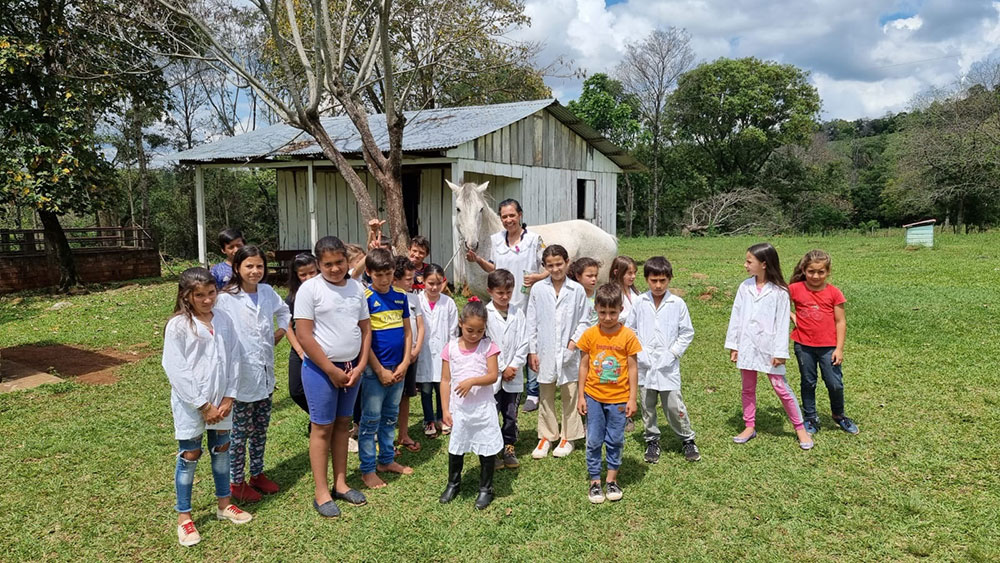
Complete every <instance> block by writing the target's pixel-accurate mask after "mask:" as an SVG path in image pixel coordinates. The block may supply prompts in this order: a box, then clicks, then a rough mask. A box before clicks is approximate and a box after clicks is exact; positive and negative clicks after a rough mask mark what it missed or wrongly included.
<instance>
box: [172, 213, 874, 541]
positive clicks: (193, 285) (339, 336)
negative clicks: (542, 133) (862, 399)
mask: <svg viewBox="0 0 1000 563" xmlns="http://www.w3.org/2000/svg"><path fill="white" fill-rule="evenodd" d="M378 226H379V225H378V224H377V223H376V224H374V225H373V228H372V231H373V233H372V234H373V235H374V239H373V238H372V237H371V236H370V239H369V248H368V251H367V253H365V252H364V251H363V250H361V249H360V248H359V247H354V248H353V249H352V248H350V247H349V245H346V244H345V243H343V242H342V241H341V240H340V239H338V238H336V237H333V236H327V237H323V238H321V239H320V240H319V241H318V242H317V243H316V245H315V248H314V249H313V250H314V252H313V254H308V253H303V254H299V255H298V256H296V257H295V259H294V261H293V262H292V264H291V268H290V278H289V293H288V297H287V298H286V299H285V300H282V299H281V298H280V297H279V296H278V294H277V293H276V292H275V291H274V289H273V288H271V287H270V286H269V285H267V284H266V283H263V280H264V279H265V278H266V275H267V264H266V259H265V257H264V254H263V253H262V252H261V251H260V250H259V249H258V248H257V247H254V246H247V245H245V244H244V241H243V238H242V235H241V234H240V233H239V232H238V231H233V230H226V231H223V232H222V233H221V234H220V239H219V243H220V248H221V249H222V250H223V252H224V253H225V254H226V257H227V259H226V261H225V262H224V263H223V264H220V265H217V266H215V267H214V268H213V269H212V272H211V273H210V272H209V271H208V270H205V269H203V268H191V269H189V270H186V271H185V272H184V273H183V274H182V275H181V276H180V281H179V284H178V295H177V302H176V305H175V310H174V315H173V317H172V318H171V319H170V321H169V322H168V324H167V327H166V331H165V337H164V351H163V368H164V370H165V371H166V373H167V376H168V378H169V380H170V384H171V389H172V391H171V406H172V410H173V413H174V421H175V438H176V439H177V440H178V444H179V445H178V455H177V464H176V477H175V481H176V491H177V507H176V510H177V512H178V514H179V515H178V528H177V533H178V539H179V541H180V543H181V544H182V545H194V544H195V543H197V542H198V541H199V540H200V536H199V534H198V531H197V530H196V529H195V526H194V523H193V521H192V520H191V515H190V512H191V504H190V503H191V487H192V483H193V478H194V470H195V466H196V464H197V460H198V458H199V457H200V454H201V445H202V435H203V434H207V436H208V447H209V453H210V455H211V458H212V472H213V477H214V481H215V488H216V497H217V498H218V511H217V517H218V518H219V519H225V520H229V521H232V522H234V523H244V522H248V521H250V519H251V516H250V515H249V514H248V513H246V512H244V511H242V510H240V509H239V508H237V507H236V506H235V505H233V504H232V503H231V502H230V500H231V497H235V498H236V499H237V500H240V501H243V502H252V501H254V500H258V499H259V498H260V495H261V494H272V493H275V492H277V491H278V489H279V486H278V484H276V483H275V482H274V481H272V480H271V479H269V478H267V477H266V476H265V475H264V472H263V469H264V463H263V460H264V447H265V443H266V438H267V428H268V424H269V421H270V414H271V398H272V395H273V392H274V388H275V374H274V346H275V345H276V344H277V343H278V342H279V341H280V340H281V338H283V337H284V336H285V335H286V334H287V336H288V340H289V343H290V345H291V348H292V351H291V353H290V354H289V366H288V374H289V394H290V395H291V398H292V399H293V400H294V401H295V402H296V404H298V405H299V406H300V407H302V408H303V410H305V411H306V412H307V413H308V414H309V459H310V465H311V468H312V474H313V480H314V485H315V490H314V500H313V506H314V508H315V509H316V510H317V512H319V513H320V514H321V515H323V516H325V517H334V516H338V515H339V514H340V509H339V507H338V505H337V503H336V501H337V500H340V501H344V502H346V503H348V504H351V505H363V504H365V503H366V502H367V499H366V497H365V495H364V494H363V493H361V492H360V491H357V490H355V489H353V488H351V487H350V486H349V485H348V484H347V479H346V477H347V453H348V441H349V439H350V434H351V431H352V430H351V429H352V425H356V430H357V442H358V454H359V458H360V468H361V474H362V481H363V482H364V484H365V485H366V486H367V487H369V488H373V489H375V488H381V487H384V486H386V483H385V482H384V481H383V480H382V479H381V478H380V477H379V475H378V474H379V473H385V472H390V473H398V474H410V473H412V472H413V470H412V468H410V467H407V466H405V465H402V464H400V463H399V462H398V461H397V459H396V457H397V455H398V450H397V449H396V444H397V443H398V444H399V446H400V447H405V448H406V449H407V450H409V451H419V449H420V444H419V443H418V442H417V441H415V440H413V439H412V438H411V437H410V436H409V434H408V425H409V403H410V398H411V397H414V396H416V395H417V393H418V391H419V394H420V397H421V404H422V407H423V417H424V425H423V426H424V433H425V435H428V436H437V435H448V434H450V438H449V444H448V455H449V459H448V480H447V485H446V487H445V490H444V492H443V493H442V494H441V497H440V502H442V503H447V502H450V501H451V500H453V499H454V498H455V496H456V495H457V493H458V490H459V484H460V482H461V476H462V468H463V461H464V455H465V454H466V453H469V452H472V453H474V454H476V455H478V456H479V459H480V479H479V494H478V497H477V498H476V501H475V507H476V508H477V509H484V508H486V507H487V506H489V504H490V503H491V502H492V500H493V475H494V471H495V470H496V469H498V468H516V467H518V466H519V460H518V459H517V456H516V455H515V444H516V443H517V441H518V405H519V402H520V399H521V393H522V392H523V391H524V389H525V368H529V369H531V370H533V371H534V372H535V373H536V374H537V381H538V384H539V391H540V392H539V406H538V442H537V445H536V447H535V448H534V449H533V451H532V454H531V455H532V458H534V459H542V458H545V457H547V456H548V454H549V453H550V451H551V453H552V455H553V456H554V457H566V456H568V455H570V454H571V453H572V452H573V450H574V447H575V442H576V441H577V440H580V439H583V438H586V465H587V471H588V477H589V486H588V498H589V500H590V501H591V502H593V503H600V502H603V501H604V500H605V499H607V500H611V501H617V500H619V499H621V498H622V496H623V494H624V492H623V489H622V487H621V486H620V485H619V483H618V480H617V474H618V470H619V468H620V465H621V457H622V450H623V448H624V438H625V434H626V433H627V432H630V431H631V427H632V425H633V423H632V417H633V416H634V415H635V414H636V413H637V412H638V411H639V407H638V405H640V404H641V405H642V409H641V412H642V423H643V427H644V438H645V442H646V448H645V455H644V458H645V461H646V462H649V463H656V462H657V461H658V460H659V458H660V454H661V452H660V445H659V438H660V430H659V427H658V425H657V413H656V409H657V404H658V403H659V404H660V407H661V408H662V409H663V412H664V414H665V415H666V417H667V421H668V423H669V425H670V428H671V430H673V432H674V433H675V434H676V435H677V437H678V438H679V439H680V440H681V443H682V451H683V455H684V457H685V459H687V460H688V461H698V460H699V459H700V458H701V454H700V452H699V450H698V447H697V446H696V445H695V441H694V438H695V433H694V430H693V429H692V426H691V422H690V420H689V416H688V412H687V408H686V406H685V404H684V400H683V398H682V396H681V378H680V367H679V362H680V358H681V357H682V356H683V355H684V353H685V351H686V350H687V348H688V346H689V345H690V344H691V342H692V340H693V337H694V329H693V327H692V323H691V318H690V316H689V314H688V309H687V306H686V305H685V303H684V301H683V300H682V299H681V298H680V297H678V296H676V295H674V294H672V293H671V292H670V291H669V286H670V282H671V280H672V279H673V269H672V266H671V264H670V262H669V261H668V260H667V259H666V258H665V257H662V256H656V257H652V258H649V259H647V260H646V261H645V263H644V264H643V275H644V277H645V280H646V285H647V286H648V288H649V289H648V291H646V292H645V293H642V294H640V293H638V292H637V291H636V290H635V286H634V280H635V278H636V275H637V273H638V271H637V266H636V263H635V261H633V260H632V259H631V258H629V257H626V256H619V257H618V258H616V259H615V260H614V262H613V263H612V264H611V269H610V273H611V275H610V277H611V280H610V282H609V283H607V284H605V285H602V286H600V287H598V275H599V274H598V273H599V270H600V266H601V265H600V264H599V263H598V262H597V261H595V260H593V259H591V258H579V259H577V260H576V261H574V262H573V263H570V261H569V255H568V253H567V251H566V250H565V249H564V248H563V247H562V246H559V245H550V246H548V247H545V249H544V251H543V253H542V264H543V266H544V272H543V273H544V274H547V275H546V277H545V278H544V279H542V280H540V281H538V282H536V283H534V285H533V287H532V288H531V291H530V294H529V296H528V299H527V302H526V303H525V304H524V305H523V306H515V305H512V304H511V301H512V297H513V296H514V292H515V291H517V288H516V287H515V285H516V283H515V276H514V275H513V274H512V273H511V272H510V271H508V270H505V269H500V268H497V269H494V270H493V271H492V272H491V273H490V274H489V276H488V291H489V295H490V301H489V302H488V303H483V302H481V301H479V300H478V299H477V298H475V297H473V298H471V299H470V300H469V303H468V304H467V305H466V306H465V307H464V308H463V309H462V311H461V312H459V311H458V308H457V307H456V305H455V302H454V300H452V299H451V297H449V296H448V295H447V294H446V291H447V286H446V284H447V280H446V278H445V274H444V270H443V269H442V268H441V267H440V266H438V265H436V264H428V263H425V262H424V260H425V259H426V258H427V256H428V254H429V251H430V245H429V243H428V241H427V239H425V238H423V237H415V238H414V239H413V241H412V243H411V246H410V249H409V253H408V255H407V256H398V257H396V256H393V255H392V253H391V252H390V250H388V249H387V248H385V247H384V246H383V244H382V242H381V240H380V239H379V238H378V234H377V230H378ZM359 251H360V252H359ZM359 254H360V256H359ZM744 267H745V269H746V271H747V273H748V274H749V276H750V277H749V278H748V279H747V280H746V281H745V282H743V283H742V284H741V285H740V287H739V289H738V291H737V293H736V296H735V301H734V303H733V311H732V316H731V319H730V323H729V329H728V331H727V335H726V343H725V347H726V348H727V349H728V350H729V351H730V359H731V360H732V361H733V362H735V363H736V364H737V368H739V370H740V372H741V375H742V379H743V385H742V403H743V419H744V423H745V429H744V430H743V431H742V432H741V433H740V434H738V435H737V436H735V437H734V438H733V441H734V442H736V443H746V442H747V441H749V440H751V439H752V438H754V437H755V436H756V431H755V417H754V414H755V410H756V381H757V373H758V372H764V373H766V374H767V375H768V379H769V380H770V382H771V385H772V387H773V388H774V390H775V392H776V393H777V394H778V396H779V398H780V399H781V402H782V404H783V406H784V408H785V410H786V413H787V414H788V417H789V419H790V420H791V422H792V425H793V426H794V427H795V429H796V432H797V435H798V440H799V445H800V447H801V448H803V449H810V448H812V447H813V440H812V434H814V433H815V432H817V431H818V430H819V422H818V418H817V415H816V406H815V387H816V383H817V372H819V373H821V374H822V377H823V379H824V381H825V383H826V385H827V388H828V390H829V393H830V401H831V408H832V410H833V416H834V420H835V421H836V422H837V424H838V425H839V426H840V427H841V428H843V429H844V430H845V431H848V432H851V433H856V432H857V426H856V425H855V424H854V423H853V421H851V420H850V419H849V418H847V417H846V416H845V415H844V400H843V382H842V374H841V371H840V364H841V362H842V359H843V347H844V337H845V333H846V322H845V320H844V319H845V316H844V297H843V294H842V293H841V292H840V291H839V290H837V288H835V287H834V286H832V285H830V284H828V283H827V282H826V279H827V276H828V275H829V274H830V257H829V256H828V255H827V254H825V253H823V252H822V251H812V252H810V253H809V254H807V255H806V256H805V257H804V258H803V259H802V260H801V261H800V263H799V264H798V266H797V267H796V269H795V273H794V274H793V277H792V283H791V284H790V285H786V283H785V281H784V278H783V277H782V274H781V268H780V264H779V260H778V255H777V252H776V251H775V249H774V248H773V247H772V246H771V245H770V244H767V243H762V244H757V245H754V246H752V247H750V248H749V249H748V251H747V253H746V258H745V263H744ZM359 280H363V281H365V285H363V284H362V283H361V281H359ZM790 303H794V304H795V314H794V315H793V314H792V313H791V309H790ZM790 321H794V322H795V330H794V331H793V332H792V339H793V340H794V342H795V353H796V358H797V360H798V362H799V367H800V372H801V374H802V381H801V389H802V398H803V404H802V411H804V417H803V413H802V411H800V410H799V406H798V403H797V400H796V398H795V395H794V394H793V393H792V391H791V389H790V388H789V385H788V381H787V379H786V378H785V375H784V374H785V366H784V364H785V362H786V360H787V359H788V358H789V354H788V329H789V322H790ZM290 326H291V328H289V327H290ZM817 367H818V369H817ZM557 390H558V392H559V393H558V394H559V395H560V397H561V403H562V408H561V411H560V412H559V414H558V415H557V410H556V404H555V403H556V394H557V393H556V392H557ZM583 417H586V423H584V418H583ZM397 422H398V431H399V433H398V440H396V438H397V435H396V430H397ZM247 450H248V451H249V458H250V460H249V478H247V476H246V474H245V466H246V455H247V454H246V452H247ZM602 453H603V456H602ZM602 457H603V458H604V459H603V460H602ZM602 461H603V462H604V463H606V466H607V473H606V477H605V480H604V484H603V485H602V480H601V472H602ZM328 464H329V465H328ZM330 465H332V467H333V474H334V483H333V487H332V488H331V487H330V483H329V473H328V467H329V466H330Z"/></svg>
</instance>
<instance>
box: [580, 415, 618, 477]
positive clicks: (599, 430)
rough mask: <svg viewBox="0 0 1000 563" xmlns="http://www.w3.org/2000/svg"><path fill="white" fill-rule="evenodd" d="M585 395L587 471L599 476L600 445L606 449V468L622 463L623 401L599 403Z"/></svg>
mask: <svg viewBox="0 0 1000 563" xmlns="http://www.w3.org/2000/svg"><path fill="white" fill-rule="evenodd" d="M585 396H586V397H587V473H589V474H590V479H591V480H592V481H596V480H599V479H600V478H601V446H604V448H605V449H606V450H607V458H608V469H616V470H617V469H618V468H619V467H621V464H622V449H623V448H624V446H625V403H599V402H597V401H595V400H594V399H593V398H592V397H591V396H590V395H585Z"/></svg>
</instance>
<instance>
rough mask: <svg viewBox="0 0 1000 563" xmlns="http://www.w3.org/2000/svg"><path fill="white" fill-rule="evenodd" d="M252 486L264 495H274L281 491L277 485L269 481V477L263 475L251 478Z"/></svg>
mask: <svg viewBox="0 0 1000 563" xmlns="http://www.w3.org/2000/svg"><path fill="white" fill-rule="evenodd" d="M250 486H251V487H253V488H255V489H257V490H258V491H260V492H262V493H264V494H265V495H273V494H274V493H276V492H278V490H279V489H280V487H278V484H277V483H275V482H274V481H272V480H270V479H268V478H267V475H264V474H263V473H261V474H260V475H254V476H253V477H251V478H250Z"/></svg>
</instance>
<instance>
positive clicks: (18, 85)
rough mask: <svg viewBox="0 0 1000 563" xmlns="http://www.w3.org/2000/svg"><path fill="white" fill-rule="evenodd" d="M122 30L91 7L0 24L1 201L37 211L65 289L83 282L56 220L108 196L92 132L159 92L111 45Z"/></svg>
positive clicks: (72, 4) (128, 54)
mask: <svg viewBox="0 0 1000 563" xmlns="http://www.w3.org/2000/svg"><path fill="white" fill-rule="evenodd" d="M120 21H121V14H116V13H113V11H112V10H111V9H110V7H109V6H108V5H107V4H105V3H102V2H97V1H91V0H14V1H12V2H7V3H6V5H5V7H4V17H3V18H2V19H0V72H3V73H4V84H3V87H2V88H0V174H2V177H0V197H2V198H3V200H4V201H5V202H6V203H13V204H15V205H27V206H31V207H32V208H34V209H35V210H37V212H38V217H39V219H40V220H41V223H42V226H43V228H44V231H45V240H46V247H47V248H48V249H49V251H50V252H53V253H54V254H55V255H56V257H57V259H58V263H59V271H60V280H59V287H60V289H62V290H67V289H69V288H70V287H71V286H73V285H76V284H77V283H78V280H79V277H78V275H77V272H76V267H75V265H74V262H73V256H72V253H71V251H70V247H69V242H68V241H67V239H66V235H65V233H64V232H63V229H62V226H61V224H60V221H59V217H60V216H62V215H64V214H66V213H70V212H74V213H78V214H85V213H89V212H90V211H92V210H94V209H96V208H99V207H101V206H102V205H104V203H105V202H106V201H107V198H108V196H109V195H110V194H109V193H108V189H107V184H108V183H109V179H110V178H111V177H112V173H113V170H112V167H111V165H110V164H109V163H108V162H107V161H106V160H105V159H104V156H103V153H102V150H101V148H100V145H99V138H98V137H97V135H96V134H95V129H96V127H97V125H98V123H99V122H100V120H101V119H102V117H104V116H106V115H107V114H108V112H109V111H113V110H114V109H115V108H116V107H117V106H118V105H119V104H120V103H121V102H122V100H124V99H126V98H136V99H138V98H142V99H144V100H145V101H146V104H147V105H150V106H152V105H154V104H155V101H156V100H157V99H158V98H159V96H160V95H161V93H162V92H163V85H162V82H161V81H160V76H159V73H158V72H157V70H156V69H157V67H156V65H154V64H153V61H152V60H151V59H150V58H149V57H147V56H146V55H145V54H144V53H142V52H140V51H139V50H138V49H137V48H135V47H134V46H133V43H129V42H125V41H119V40H115V39H113V38H112V34H111V33H110V32H109V30H108V25H109V22H120Z"/></svg>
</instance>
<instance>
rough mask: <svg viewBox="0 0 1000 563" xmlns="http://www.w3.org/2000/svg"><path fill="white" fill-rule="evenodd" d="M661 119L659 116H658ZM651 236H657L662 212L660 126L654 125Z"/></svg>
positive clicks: (650, 214)
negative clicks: (658, 220)
mask: <svg viewBox="0 0 1000 563" xmlns="http://www.w3.org/2000/svg"><path fill="white" fill-rule="evenodd" d="M656 119H657V120H659V116H656ZM649 191H650V196H652V197H651V198H650V206H649V221H648V225H649V236H651V237H655V236H656V219H657V217H658V216H659V214H660V210H659V208H660V127H659V125H654V126H653V182H652V184H651V185H650V187H649Z"/></svg>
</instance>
